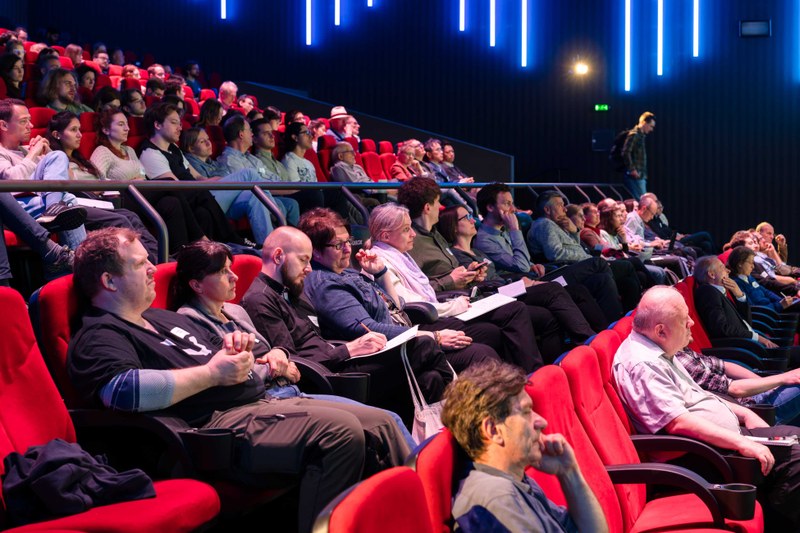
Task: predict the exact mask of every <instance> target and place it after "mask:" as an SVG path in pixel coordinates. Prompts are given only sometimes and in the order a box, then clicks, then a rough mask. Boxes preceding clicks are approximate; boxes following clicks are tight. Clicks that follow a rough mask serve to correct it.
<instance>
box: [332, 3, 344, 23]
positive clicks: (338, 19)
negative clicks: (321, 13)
mask: <svg viewBox="0 0 800 533" xmlns="http://www.w3.org/2000/svg"><path fill="white" fill-rule="evenodd" d="M341 24H342V0H333V25H334V26H341Z"/></svg>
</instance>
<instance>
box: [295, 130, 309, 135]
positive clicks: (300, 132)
mask: <svg viewBox="0 0 800 533" xmlns="http://www.w3.org/2000/svg"><path fill="white" fill-rule="evenodd" d="M297 134H298V135H311V132H310V131H308V130H303V131H298V132H297Z"/></svg>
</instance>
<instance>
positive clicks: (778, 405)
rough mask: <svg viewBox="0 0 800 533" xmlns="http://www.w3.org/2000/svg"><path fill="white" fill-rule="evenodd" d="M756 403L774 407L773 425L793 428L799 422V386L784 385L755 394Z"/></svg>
mask: <svg viewBox="0 0 800 533" xmlns="http://www.w3.org/2000/svg"><path fill="white" fill-rule="evenodd" d="M751 399H752V400H753V401H755V402H756V403H767V404H770V405H774V406H775V423H776V424H778V425H789V426H795V425H797V422H800V385H786V386H781V387H776V388H774V389H772V390H768V391H766V392H762V393H760V394H756V395H755V396H753V397H752V398H751Z"/></svg>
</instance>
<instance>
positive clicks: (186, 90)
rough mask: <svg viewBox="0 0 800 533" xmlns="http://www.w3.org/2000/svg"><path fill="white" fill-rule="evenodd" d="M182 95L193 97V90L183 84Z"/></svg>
mask: <svg viewBox="0 0 800 533" xmlns="http://www.w3.org/2000/svg"><path fill="white" fill-rule="evenodd" d="M183 97H184V98H194V91H193V90H192V88H191V87H189V86H188V85H184V86H183Z"/></svg>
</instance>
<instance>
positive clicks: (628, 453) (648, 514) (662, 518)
mask: <svg viewBox="0 0 800 533" xmlns="http://www.w3.org/2000/svg"><path fill="white" fill-rule="evenodd" d="M561 368H562V369H563V370H564V373H565V374H566V376H567V380H568V381H569V390H570V391H571V395H572V401H573V406H574V408H575V413H576V414H577V416H578V420H579V421H580V423H581V425H582V426H583V428H584V430H585V431H586V434H587V435H588V436H589V439H590V440H591V442H592V443H593V445H594V448H595V450H596V451H597V453H598V455H599V456H600V459H601V460H602V461H603V464H604V465H607V466H611V465H623V464H640V461H639V454H638V452H637V450H636V448H635V447H634V445H633V442H632V441H631V438H630V435H629V434H628V431H627V430H626V428H625V427H624V426H623V425H622V423H621V422H620V420H619V417H618V415H617V412H616V410H615V408H614V406H612V405H611V402H610V401H609V400H608V397H607V395H606V393H605V391H604V390H603V386H602V378H601V374H600V365H599V362H598V358H597V355H596V354H595V352H594V350H593V349H592V348H590V347H589V346H579V347H577V348H575V349H574V350H572V351H571V352H570V353H569V354H567V356H566V357H565V358H564V360H563V361H561ZM719 460H720V463H723V462H724V459H723V458H722V457H721V456H720V458H719ZM615 489H616V491H617V496H618V498H619V503H620V508H621V510H622V518H623V521H624V523H625V528H626V531H630V530H633V529H636V530H643V531H647V530H649V529H650V528H655V527H658V528H659V530H660V531H683V530H685V529H687V528H689V527H692V528H697V527H709V528H713V527H719V525H720V524H715V523H714V522H713V520H712V515H711V512H710V511H709V509H708V508H707V507H706V505H705V503H703V501H702V500H701V499H700V498H699V497H697V496H696V495H694V494H679V495H676V496H668V497H661V498H656V499H652V500H650V501H648V500H647V494H646V487H645V486H644V485H641V484H618V485H615ZM726 526H727V528H730V530H731V531H742V532H744V531H749V532H756V531H763V530H764V519H763V514H762V512H761V508H760V506H759V505H758V504H756V510H755V515H754V516H753V518H751V519H750V520H743V521H735V520H727V521H726Z"/></svg>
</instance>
